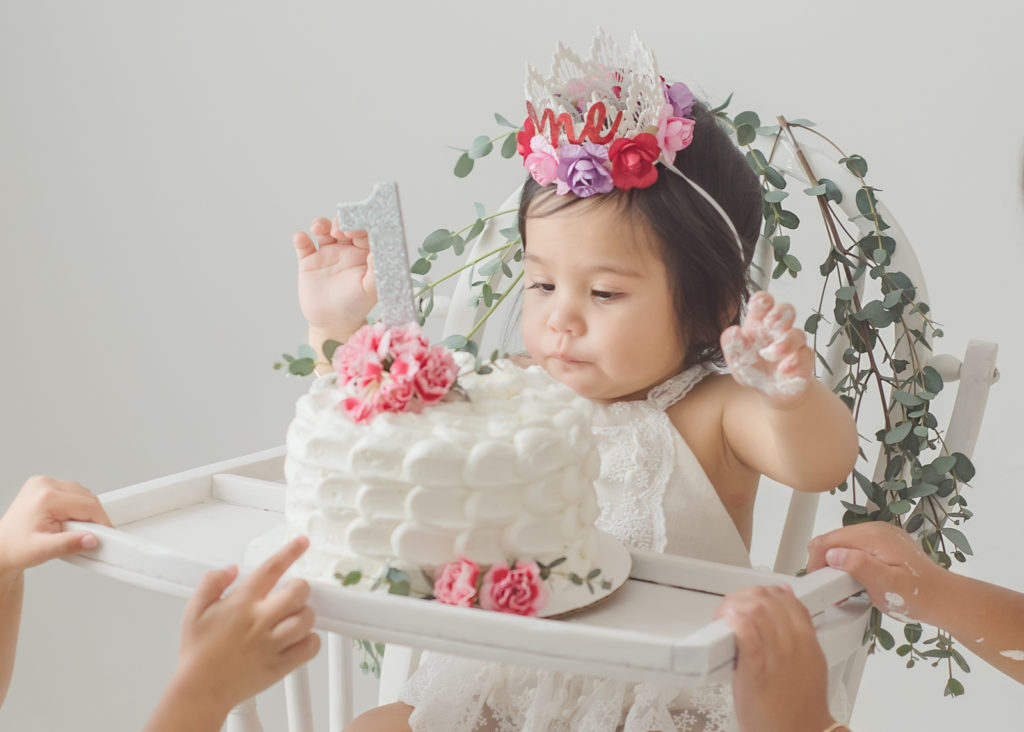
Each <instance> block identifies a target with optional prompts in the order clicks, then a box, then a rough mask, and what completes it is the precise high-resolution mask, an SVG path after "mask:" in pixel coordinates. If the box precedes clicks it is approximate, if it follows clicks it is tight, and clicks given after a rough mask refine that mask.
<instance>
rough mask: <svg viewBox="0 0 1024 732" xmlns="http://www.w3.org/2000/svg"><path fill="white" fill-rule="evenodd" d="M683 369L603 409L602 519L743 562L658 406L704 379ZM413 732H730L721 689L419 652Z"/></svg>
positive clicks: (683, 548)
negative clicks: (641, 396) (639, 395)
mask: <svg viewBox="0 0 1024 732" xmlns="http://www.w3.org/2000/svg"><path fill="white" fill-rule="evenodd" d="M708 373H710V371H709V370H707V369H705V368H702V367H695V368H693V369H689V370H687V371H684V372H682V373H680V374H678V375H676V376H674V377H672V378H670V379H668V380H667V381H665V382H664V383H662V384H659V385H658V386H657V387H655V388H653V389H651V391H650V392H649V393H648V396H647V398H646V399H645V400H642V401H632V402H618V403H615V404H611V405H609V406H606V407H599V409H598V412H597V413H596V415H595V420H594V432H595V434H596V436H597V438H598V441H599V446H600V450H601V476H600V478H599V479H598V481H597V484H596V487H597V495H598V500H599V503H600V506H601V516H600V518H599V519H598V522H597V524H598V526H599V527H600V528H601V529H603V530H604V531H607V532H608V533H610V534H611V535H613V536H615V537H616V538H617V539H618V540H619V541H621V542H622V543H623V544H626V545H629V546H632V547H636V548H639V549H646V550H650V551H657V552H670V553H674V554H681V555H687V556H692V557H699V558H701V559H708V560H712V561H717V562H724V563H729V564H735V565H741V566H750V558H749V555H748V553H747V549H746V547H745V545H744V544H743V540H742V538H741V537H740V535H739V532H738V531H737V530H736V526H735V524H733V522H732V519H731V518H730V517H729V515H728V513H727V512H726V510H725V507H724V506H723V505H722V502H721V501H720V500H719V498H718V494H717V493H716V492H715V489H714V487H713V486H712V485H711V482H710V481H709V480H708V477H707V475H705V473H704V470H703V469H702V468H701V466H700V464H699V463H698V462H697V459H696V457H695V456H694V454H693V452H692V451H691V450H690V448H689V446H688V445H687V444H686V443H685V442H684V441H683V439H682V437H681V436H680V435H679V432H678V431H677V430H676V429H675V427H673V426H672V423H671V422H670V421H669V419H668V416H667V415H666V414H665V410H666V409H667V408H668V407H669V406H671V405H672V404H674V403H676V402H677V401H679V400H680V399H682V398H683V397H684V396H686V394H687V392H689V391H690V389H692V388H693V386H694V385H695V384H697V383H698V382H699V381H700V380H701V379H702V378H704V376H706V375H707V374H708ZM400 699H401V701H403V702H405V703H406V704H410V705H412V706H414V707H415V711H414V712H413V714H412V716H411V717H410V718H409V724H410V726H411V727H412V729H413V730H415V731H416V732H420V731H423V732H483V731H484V730H488V731H492V730H493V731H495V732H513V730H515V731H516V732H519V731H520V730H522V731H523V732H549V731H550V732H620V731H621V732H651V731H652V730H661V731H663V732H698V731H699V732H726V731H727V730H733V729H734V728H735V721H734V719H733V715H732V703H731V702H732V695H731V690H730V688H729V687H727V686H713V687H708V688H704V689H695V690H694V689H684V690H680V689H679V688H677V687H664V686H658V685H655V684H648V683H640V684H637V683H629V682H626V681H618V680H612V679H604V678H599V677H594V676H583V675H578V674H569V673H564V672H559V671H549V670H539V669H533V668H528V667H522V666H511V665H507V664H500V663H497V662H485V661H478V660H472V659H466V658H459V657H455V656H448V655H444V654H439V653H429V652H428V653H424V654H423V658H422V660H421V662H420V666H419V669H418V670H417V671H416V673H414V674H413V676H412V677H411V678H410V679H409V681H408V683H407V684H406V685H405V688H403V690H402V693H401V695H400Z"/></svg>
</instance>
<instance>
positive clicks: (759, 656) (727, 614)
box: [722, 607, 765, 674]
mask: <svg viewBox="0 0 1024 732" xmlns="http://www.w3.org/2000/svg"><path fill="white" fill-rule="evenodd" d="M722 618H723V619H724V620H725V623H726V625H728V626H729V627H730V628H732V634H733V639H734V642H735V644H736V671H737V672H738V673H745V674H758V673H760V672H761V670H762V669H763V668H764V665H765V652H764V642H763V641H762V639H761V636H760V635H759V634H758V629H757V626H756V625H755V624H754V622H753V617H752V616H751V615H750V614H749V613H747V612H744V611H741V610H740V609H738V608H736V607H727V608H726V609H725V610H724V611H723V616H722Z"/></svg>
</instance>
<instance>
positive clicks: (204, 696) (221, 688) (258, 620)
mask: <svg viewBox="0 0 1024 732" xmlns="http://www.w3.org/2000/svg"><path fill="white" fill-rule="evenodd" d="M307 546H309V540H308V539H306V538H305V537H298V538H297V539H295V540H293V541H292V542H290V543H289V544H288V545H287V546H285V547H284V549H282V550H281V551H279V552H278V553H277V554H275V555H274V556H272V557H271V558H270V559H268V560H267V561H266V562H264V563H263V564H262V565H261V566H260V567H259V568H258V569H256V570H255V571H254V572H253V573H252V574H251V575H249V577H247V578H246V579H245V580H244V581H242V582H241V583H240V584H239V586H238V587H236V588H235V589H234V590H233V591H232V592H231V593H230V594H229V595H228V596H227V597H224V598H222V597H221V595H222V594H223V592H224V590H226V589H227V587H228V585H230V584H231V583H232V582H233V581H234V579H235V577H236V576H237V575H238V569H237V568H236V567H228V568H227V569H221V570H216V571H214V572H209V573H207V574H206V576H205V577H203V580H202V581H201V582H200V584H199V587H197V588H196V591H195V592H194V593H193V594H192V598H191V599H190V600H189V602H188V605H187V606H186V607H185V619H184V621H183V623H182V629H181V646H180V650H179V653H178V668H177V670H176V671H175V673H174V677H173V678H172V679H171V682H170V684H168V686H167V689H166V691H165V692H164V694H163V696H162V697H160V701H159V702H157V706H156V709H155V710H154V711H153V715H152V716H151V717H150V719H149V722H148V723H147V724H146V728H145V732H165V731H166V732H179V731H180V730H189V731H190V732H207V731H208V732H217V730H219V729H220V728H221V725H222V724H223V723H224V720H225V719H226V718H227V715H228V712H230V711H231V709H232V708H234V707H235V706H237V705H238V704H241V703H242V702H243V701H245V700H246V699H248V698H250V697H251V696H253V695H255V694H256V693H257V692H260V691H262V690H263V689H265V688H267V687H268V686H270V685H271V684H273V683H274V682H275V681H277V680H278V679H280V678H282V677H283V676H284V675H285V674H287V673H288V672H290V671H292V670H293V669H295V668H297V667H298V666H300V665H301V664H303V663H305V662H306V661H308V660H309V659H311V658H313V656H315V655H316V654H317V651H319V650H320V638H319V636H317V635H316V633H313V632H311V631H312V628H313V619H314V617H313V610H312V609H311V608H310V607H309V606H308V605H306V600H307V599H308V598H309V584H308V583H307V582H306V581H305V580H292V581H290V582H288V583H287V584H286V585H284V586H283V587H281V588H280V589H278V590H277V591H275V592H273V593H271V589H273V587H274V585H275V584H276V583H277V581H278V579H280V578H281V575H283V574H284V572H285V570H287V569H288V567H290V566H291V565H292V563H293V562H294V561H295V560H296V559H298V557H299V556H300V555H301V554H302V552H304V551H305V550H306V547H307Z"/></svg>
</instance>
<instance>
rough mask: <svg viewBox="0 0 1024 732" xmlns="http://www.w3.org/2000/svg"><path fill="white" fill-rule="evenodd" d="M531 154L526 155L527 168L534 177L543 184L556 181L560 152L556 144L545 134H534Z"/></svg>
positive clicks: (531, 141)
mask: <svg viewBox="0 0 1024 732" xmlns="http://www.w3.org/2000/svg"><path fill="white" fill-rule="evenodd" d="M530 150H532V151H533V152H531V153H530V154H529V155H527V156H526V160H525V164H526V169H527V170H529V171H530V175H532V176H533V179H534V180H535V181H537V182H538V183H540V184H541V185H542V186H546V185H549V184H551V183H554V182H555V177H556V175H557V173H558V154H557V153H556V152H555V148H554V146H553V145H552V144H551V142H550V141H549V140H548V139H547V138H546V137H544V135H534V136H533V139H531V140H530Z"/></svg>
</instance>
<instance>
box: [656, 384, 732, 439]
mask: <svg viewBox="0 0 1024 732" xmlns="http://www.w3.org/2000/svg"><path fill="white" fill-rule="evenodd" d="M735 384H736V380H735V379H733V378H732V377H731V376H729V375H728V374H718V373H714V374H708V375H707V376H705V377H704V378H703V379H701V380H700V382H699V383H697V384H696V385H694V387H693V388H692V389H691V390H690V391H689V393H687V395H686V396H685V397H683V398H682V399H680V400H679V401H677V402H676V403H675V404H672V405H670V406H669V407H668V408H667V409H666V410H665V413H666V414H667V415H668V417H669V419H670V420H671V421H672V423H673V424H675V426H676V428H677V429H679V428H680V427H681V426H682V425H683V424H692V423H696V424H702V425H704V426H705V428H706V427H707V426H708V424H709V422H711V421H712V420H714V419H715V418H719V419H720V418H721V413H722V408H723V406H724V405H725V403H726V402H727V400H728V399H729V398H730V396H731V395H732V389H733V385H735Z"/></svg>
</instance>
